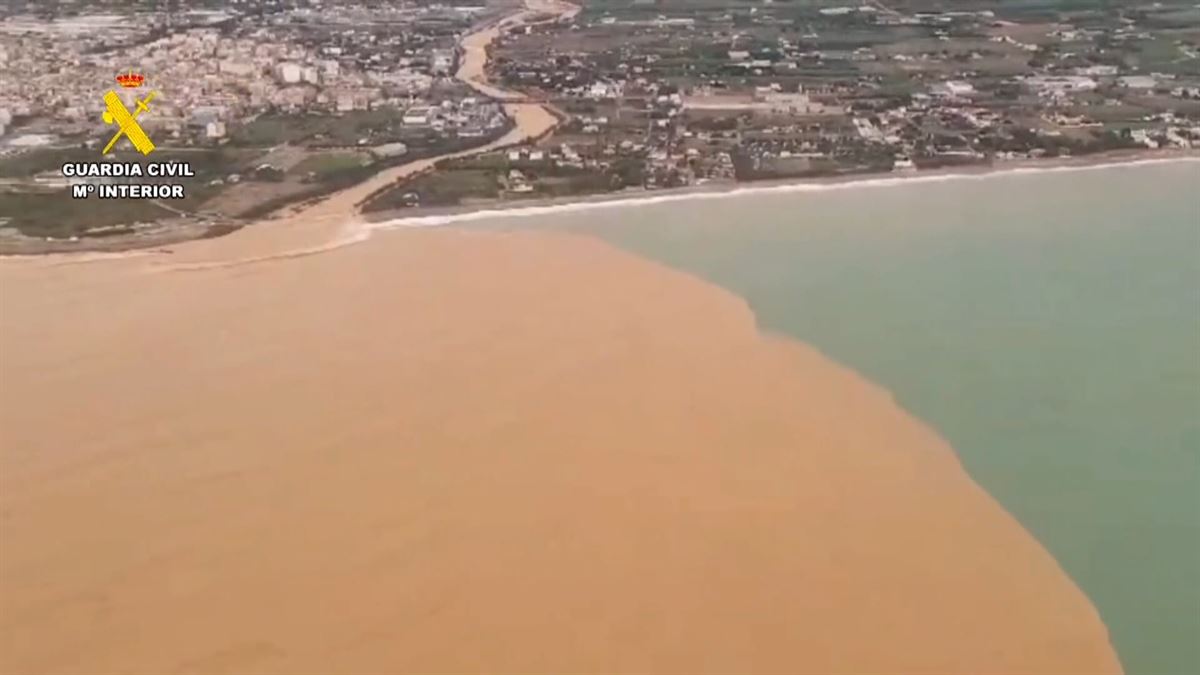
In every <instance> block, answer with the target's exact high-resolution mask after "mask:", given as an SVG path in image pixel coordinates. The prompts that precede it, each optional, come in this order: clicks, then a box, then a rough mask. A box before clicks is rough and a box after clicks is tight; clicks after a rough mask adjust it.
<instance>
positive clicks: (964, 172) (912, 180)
mask: <svg viewBox="0 0 1200 675" xmlns="http://www.w3.org/2000/svg"><path fill="white" fill-rule="evenodd" d="M1173 162H1200V149H1188V150H1157V151H1156V150H1145V151H1143V150H1133V151H1115V152H1107V153H1101V154H1095V155H1085V156H1080V157H1068V158H1053V159H1028V160H1013V161H1005V162H1002V163H993V164H987V165H973V166H963V167H945V168H940V169H930V170H926V171H899V172H898V171H891V172H869V173H857V174H847V175H839V176H822V177H817V178H779V179H771V180H762V181H749V182H745V181H743V182H722V183H709V184H704V185H689V186H687V187H679V188H667V189H662V190H645V189H638V188H632V189H627V190H621V191H619V192H610V193H598V194H589V195H580V196H577V197H554V198H546V199H525V200H520V201H510V202H505V201H502V200H495V201H490V202H486V203H475V204H470V205H464V206H455V207H442V208H438V207H432V208H419V207H418V208H413V209H393V210H389V211H381V212H377V213H373V214H364V218H365V220H366V221H367V223H368V224H369V225H370V226H371V227H372V228H378V229H387V228H391V227H433V226H439V225H449V224H453V223H458V222H467V221H473V220H483V219H487V218H504V217H510V218H511V217H516V216H527V215H543V214H547V213H560V212H571V211H580V210H590V209H596V208H611V207H616V206H640V205H646V204H657V203H666V202H675V201H684V200H688V199H693V198H695V199H713V198H722V197H736V196H743V195H753V194H773V193H786V192H819V191H824V190H833V189H847V188H865V187H893V186H905V185H915V184H920V183H928V182H933V181H941V180H951V179H968V178H973V179H978V178H994V177H1002V176H1008V175H1028V174H1030V173H1043V172H1059V171H1085V170H1101V169H1115V168H1122V167H1134V166H1143V165H1153V164H1162V163H1173Z"/></svg>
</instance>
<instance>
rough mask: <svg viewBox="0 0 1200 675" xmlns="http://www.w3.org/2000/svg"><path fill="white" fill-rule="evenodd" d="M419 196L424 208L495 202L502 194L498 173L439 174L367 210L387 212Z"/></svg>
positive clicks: (420, 179)
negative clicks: (471, 200) (412, 195)
mask: <svg viewBox="0 0 1200 675" xmlns="http://www.w3.org/2000/svg"><path fill="white" fill-rule="evenodd" d="M409 193H415V194H416V195H418V198H419V203H420V205H421V206H455V205H458V204H461V203H462V201H463V200H464V199H472V198H474V199H494V198H496V197H498V196H499V195H500V185H499V183H498V181H497V178H496V173H495V172H494V171H491V170H487V169H461V170H457V171H439V172H437V173H431V174H426V175H424V176H419V177H417V178H415V179H413V180H411V181H409V182H407V183H405V184H403V185H399V186H397V187H396V188H395V189H392V190H388V191H387V192H384V193H383V194H381V195H379V196H378V197H376V198H375V199H372V200H371V201H370V202H368V203H367V205H366V208H365V209H364V210H365V211H386V210H388V209H395V208H401V207H404V206H409V205H410V204H409V203H408V201H407V200H406V199H405V195H408V194H409Z"/></svg>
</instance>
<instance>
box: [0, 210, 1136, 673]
mask: <svg viewBox="0 0 1200 675" xmlns="http://www.w3.org/2000/svg"><path fill="white" fill-rule="evenodd" d="M228 241H229V242H234V243H236V242H239V241H249V240H244V239H240V238H239V239H235V238H232V237H231V238H229V240H228ZM189 246H190V245H189ZM253 249H254V246H253V245H252V244H251V245H249V249H248V250H246V251H241V252H239V253H240V254H241V255H240V256H235V258H236V257H241V258H249V257H253V253H254V250H253ZM0 385H2V386H0V542H2V548H0V672H4V673H14V674H16V673H21V674H22V675H32V674H39V673H47V674H51V673H85V672H86V673H98V672H127V673H203V674H205V675H214V674H217V673H299V672H327V673H355V674H363V675H365V674H370V673H404V672H412V673H466V672H496V673H563V672H571V673H583V672H597V673H600V672H603V673H620V672H628V673H651V672H661V673H683V672H687V673H705V672H711V673H730V672H742V673H751V672H754V673H789V674H795V673H884V672H887V673H917V672H920V673H967V672H969V673H998V674H999V673H1003V674H1005V675H1011V674H1013V673H1055V674H1060V673H1112V672H1118V671H1119V669H1120V667H1119V664H1118V663H1117V660H1116V657H1115V656H1114V653H1113V651H1112V649H1111V647H1110V645H1109V643H1108V638H1107V634H1106V631H1105V628H1104V626H1103V625H1102V623H1101V622H1100V620H1099V618H1098V616H1097V614H1096V612H1095V610H1094V609H1093V608H1092V606H1091V605H1090V603H1089V602H1088V600H1087V599H1086V597H1084V595H1083V594H1082V593H1081V592H1080V591H1079V590H1078V589H1077V588H1076V587H1075V586H1074V584H1073V583H1072V582H1071V580H1070V579H1068V578H1067V577H1066V575H1065V574H1064V573H1063V572H1062V571H1061V570H1060V569H1059V567H1058V566H1057V564H1056V563H1055V561H1054V560H1053V559H1052V558H1051V557H1050V556H1049V555H1048V554H1047V553H1046V551H1045V550H1044V549H1043V548H1042V547H1041V546H1040V545H1039V544H1038V543H1037V542H1036V541H1035V540H1034V539H1033V538H1032V537H1031V536H1030V535H1029V534H1028V533H1027V532H1026V531H1025V530H1023V529H1022V528H1021V527H1020V525H1019V524H1018V523H1017V522H1016V521H1015V520H1014V519H1013V518H1012V517H1010V516H1009V515H1008V514H1007V513H1005V512H1004V511H1003V510H1002V509H1001V508H1000V507H999V506H998V505H997V504H996V503H995V502H994V501H993V500H992V499H991V498H990V497H989V496H988V495H987V494H985V493H984V492H983V491H982V490H981V489H980V488H979V487H978V486H976V485H975V484H974V483H973V482H972V481H971V480H970V479H969V477H968V476H967V475H966V473H965V472H964V471H963V469H962V467H961V466H960V464H959V463H958V461H957V459H956V457H955V455H954V453H953V451H952V450H951V449H950V448H949V447H947V446H946V445H945V444H944V443H943V442H942V441H941V440H940V439H939V438H938V437H937V436H936V434H935V433H933V432H932V431H931V430H930V429H928V428H926V427H924V426H923V425H922V424H921V423H919V422H918V421H916V420H914V419H913V418H912V417H910V416H909V415H907V414H906V413H905V412H904V411H903V410H902V409H900V408H899V407H897V405H896V404H895V402H894V401H893V400H892V399H891V397H890V396H888V394H887V393H886V392H885V391H883V390H881V389H879V388H877V387H875V386H873V385H871V384H870V383H867V382H865V381H863V380H862V379H860V378H859V377H857V376H855V375H854V374H853V373H852V372H849V371H847V370H846V369H844V368H842V367H840V366H838V365H836V364H834V363H831V362H830V361H828V360H827V359H825V358H823V357H822V356H821V355H820V354H818V353H816V352H815V351H813V350H812V349H810V348H808V347H806V346H804V345H801V344H797V343H794V342H790V341H786V340H783V339H779V338H775V337H771V336H764V335H763V334H761V333H760V332H759V331H758V330H757V327H756V325H755V322H754V316H753V314H752V313H751V311H750V310H749V308H748V307H746V306H745V304H744V303H742V302H741V301H740V300H739V299H737V298H736V297H734V296H731V295H729V294H727V293H726V292H724V291H722V290H720V289H717V288H715V287H713V286H710V285H708V284H706V283H703V282H701V281H698V280H696V279H694V278H692V277H689V276H686V275H684V274H681V273H678V272H675V271H672V270H669V269H666V268H663V267H661V266H659V265H656V264H653V263H650V262H647V261H644V260H641V259H638V258H636V257H634V256H632V255H630V254H627V253H624V252H621V251H618V250H615V249H613V248H611V247H609V246H607V245H605V244H603V243H601V242H599V241H596V240H593V239H590V238H588V237H584V236H575V235H568V234H559V233H551V232H537V233H533V232H517V233H495V232H492V233H487V232H469V231H462V230H458V229H454V228H437V229H410V230H394V231H389V232H381V233H377V234H376V236H374V237H373V238H372V240H371V241H370V242H369V243H366V244H360V245H356V246H348V247H343V248H338V249H336V250H330V251H326V252H323V253H320V254H314V255H306V256H301V257H292V258H289V259H274V260H269V261H264V262H259V263H250V264H243V265H236V266H231V267H211V268H201V269H198V268H189V269H188V271H186V272H185V271H182V270H179V269H175V268H172V267H171V266H169V265H165V264H163V262H162V260H160V257H155V256H150V257H139V258H129V259H105V260H96V261H93V262H89V263H84V264H78V265H53V266H52V265H47V264H44V263H42V262H41V261H36V260H9V261H3V264H0Z"/></svg>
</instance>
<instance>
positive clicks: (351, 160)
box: [289, 152, 371, 180]
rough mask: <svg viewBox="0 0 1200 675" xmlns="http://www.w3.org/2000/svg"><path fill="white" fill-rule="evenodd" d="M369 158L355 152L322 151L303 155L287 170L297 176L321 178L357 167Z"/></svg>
mask: <svg viewBox="0 0 1200 675" xmlns="http://www.w3.org/2000/svg"><path fill="white" fill-rule="evenodd" d="M370 161H371V160H370V158H369V157H366V156H364V155H361V154H359V153H355V152H324V153H319V154H315V155H310V156H308V157H305V158H304V159H303V160H301V161H300V163H298V164H296V165H295V166H293V167H292V168H291V169H290V170H289V172H290V173H292V174H294V175H298V176H307V175H308V174H310V173H311V174H315V176H316V178H317V180H322V179H324V178H326V177H327V176H330V175H331V174H336V173H338V172H341V171H347V170H352V169H357V168H359V167H362V166H364V165H366V164H369V163H370Z"/></svg>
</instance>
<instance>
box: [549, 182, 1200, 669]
mask: <svg viewBox="0 0 1200 675" xmlns="http://www.w3.org/2000/svg"><path fill="white" fill-rule="evenodd" d="M553 220H554V221H555V224H556V225H557V226H562V224H563V222H564V217H563V216H556V217H554V218H553ZM565 220H566V222H567V223H568V227H572V228H579V229H583V230H586V231H588V232H591V233H594V234H597V235H599V236H601V237H603V238H605V239H607V240H609V241H610V242H613V243H615V244H617V245H619V246H621V247H624V248H626V249H629V250H631V251H634V252H636V253H639V254H641V255H644V256H648V257H651V258H654V259H657V260H660V261H663V262H666V263H668V264H670V265H672V266H675V267H677V268H680V269H683V270H686V271H689V272H692V273H694V274H696V275H698V276H701V277H703V278H705V279H708V280H710V281H712V282H715V283H716V284H719V285H721V286H723V287H725V288H727V289H729V290H731V291H733V292H734V293H737V294H738V295H740V296H742V297H743V298H745V299H746V300H747V301H748V302H749V304H750V305H751V306H752V307H753V309H754V311H755V313H756V314H757V317H758V321H759V322H760V324H761V326H762V327H763V328H764V329H766V330H768V331H774V332H778V333H783V334H787V335H790V336H794V337H795V338H797V339H800V340H803V341H805V342H808V343H810V344H813V345H815V346H816V347H817V348H819V349H821V350H822V351H823V352H825V353H826V354H828V355H829V356H831V357H833V358H834V359H836V360H838V361H840V362H842V363H844V364H846V365H848V366H850V367H852V368H854V369H855V370H857V371H859V372H861V373H863V374H864V375H866V376H867V377H868V378H870V379H872V380H874V381H875V382H877V383H880V384H881V385H883V386H885V387H887V388H888V389H890V390H891V391H892V392H893V393H894V394H895V395H896V397H897V399H898V400H899V401H900V403H901V404H902V405H903V406H905V407H906V408H907V409H908V410H909V411H911V412H912V413H913V414H915V415H916V416H918V417H920V418H921V419H923V420H925V421H926V422H928V423H929V424H931V425H932V426H934V427H935V428H936V429H938V431H939V432H940V433H941V434H942V435H943V436H944V437H945V438H946V439H947V440H949V442H950V443H951V444H952V445H953V446H954V447H955V449H956V450H957V452H958V453H959V454H960V455H961V457H962V459H963V462H964V464H965V465H966V467H967V469H968V471H969V472H970V473H971V475H972V476H973V477H974V478H975V479H976V480H977V481H978V482H979V483H980V484H982V485H983V486H984V487H985V488H986V489H987V490H988V491H989V492H991V494H992V495H994V496H995V497H996V498H997V499H998V500H999V501H1000V502H1001V503H1003V505H1004V506H1005V507H1006V508H1007V509H1008V510H1009V511H1010V512H1011V513H1013V514H1014V515H1015V516H1016V517H1017V518H1018V519H1020V521H1021V522H1022V523H1023V524H1024V525H1025V526H1026V528H1028V529H1029V530H1030V531H1032V532H1033V533H1034V535H1035V536H1037V537H1038V539H1039V540H1040V541H1041V542H1043V544H1044V545H1045V546H1046V547H1047V548H1048V549H1049V550H1050V551H1051V552H1052V553H1053V554H1054V555H1055V556H1056V557H1057V559H1058V560H1059V562H1060V563H1061V564H1062V566H1063V567H1064V568H1065V569H1066V570H1067V572H1068V573H1069V574H1070V575H1071V576H1072V577H1073V578H1074V579H1075V580H1076V582H1077V583H1078V584H1079V585H1080V586H1081V587H1082V588H1083V589H1084V591H1085V592H1086V593H1087V594H1088V595H1089V597H1090V598H1091V599H1092V601H1093V602H1094V603H1095V604H1096V606H1097V607H1098V608H1099V610H1100V613H1101V615H1102V616H1103V619H1104V621H1105V622H1106V623H1107V625H1108V626H1109V629H1110V631H1111V633H1112V636H1113V640H1114V643H1115V645H1116V647H1117V650H1118V652H1119V654H1120V657H1121V659H1122V662H1123V663H1124V665H1125V668H1126V669H1127V671H1128V672H1130V673H1133V674H1135V675H1159V674H1168V673H1180V674H1184V673H1200V164H1197V163H1190V164H1154V165H1144V166H1136V167H1121V168H1113V169H1102V170H1090V171H1083V172H1056V173H1037V174H1026V175H1008V176H999V177H989V178H986V179H970V180H951V181H946V182H938V183H919V184H910V185H905V186H902V187H858V188H854V189H845V190H836V191H830V192H822V193H791V194H766V195H762V194H760V195H753V196H741V197H736V198H729V199H720V200H704V201H692V202H683V203H679V202H677V203H671V204H653V205H644V206H634V207H627V208H621V209H604V210H598V211H590V212H582V213H574V214H570V215H568V216H566V218H565Z"/></svg>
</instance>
